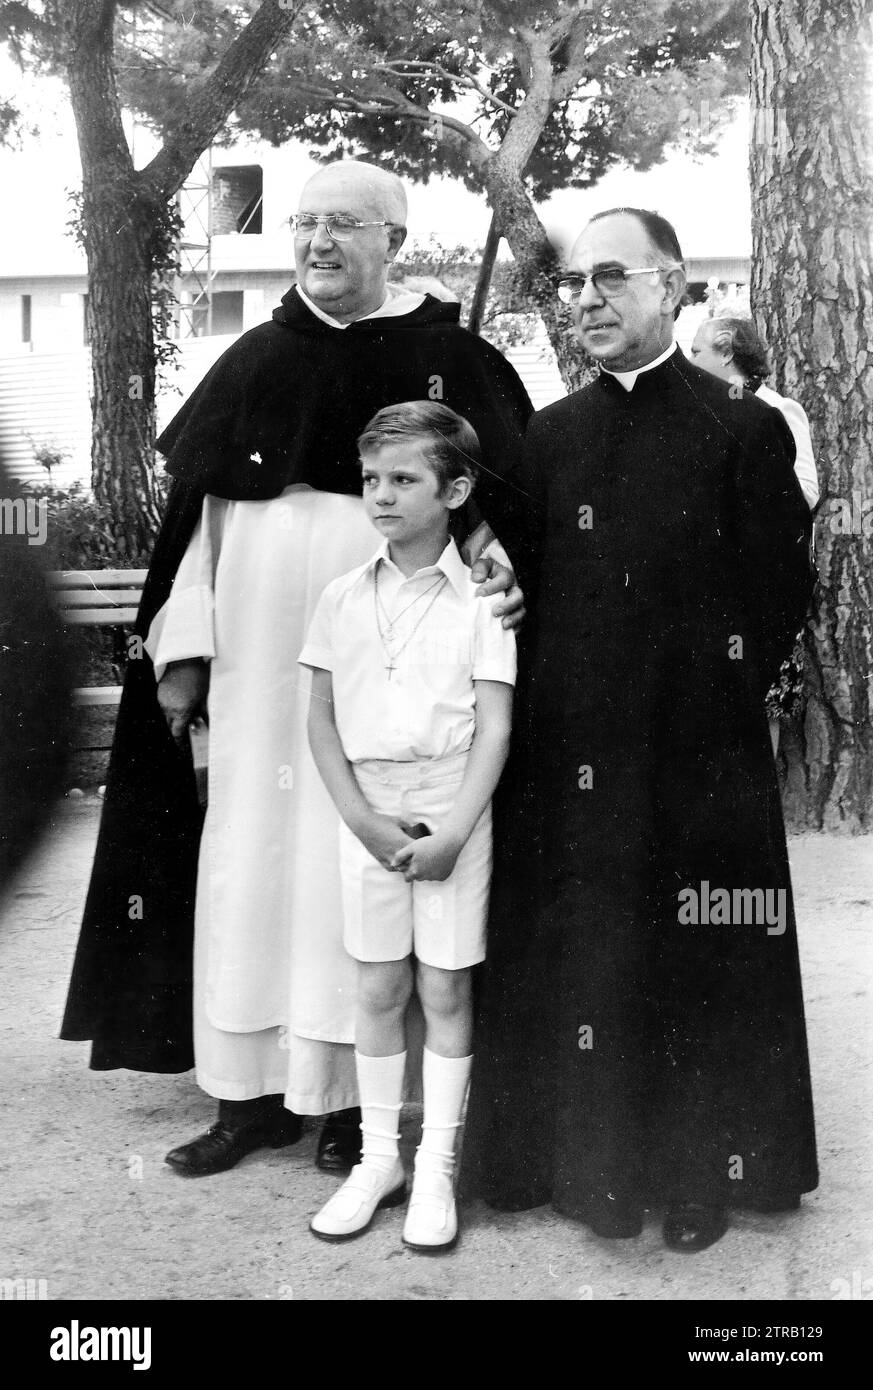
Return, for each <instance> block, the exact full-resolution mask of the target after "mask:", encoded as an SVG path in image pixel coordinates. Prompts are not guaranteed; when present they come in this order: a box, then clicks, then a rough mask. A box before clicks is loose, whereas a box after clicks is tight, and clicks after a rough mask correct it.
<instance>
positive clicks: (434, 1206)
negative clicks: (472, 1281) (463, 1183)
mask: <svg viewBox="0 0 873 1390" xmlns="http://www.w3.org/2000/svg"><path fill="white" fill-rule="evenodd" d="M457 1239H458V1212H457V1208H456V1206H455V1193H454V1187H453V1184H452V1179H451V1178H450V1177H448V1176H447V1175H446V1174H445V1173H416V1175H415V1178H414V1179H413V1183H412V1196H411V1197H410V1199H409V1210H408V1211H407V1213H406V1221H405V1222H404V1225H403V1244H404V1245H408V1246H409V1248H410V1250H421V1251H423V1252H424V1253H425V1254H431V1253H439V1252H441V1251H443V1250H451V1248H452V1246H453V1245H454V1244H455V1242H456V1241H457Z"/></svg>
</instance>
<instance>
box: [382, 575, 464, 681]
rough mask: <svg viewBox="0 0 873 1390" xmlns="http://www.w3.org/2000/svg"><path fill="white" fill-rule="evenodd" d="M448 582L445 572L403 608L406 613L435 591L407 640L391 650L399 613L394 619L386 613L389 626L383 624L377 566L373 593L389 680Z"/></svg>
mask: <svg viewBox="0 0 873 1390" xmlns="http://www.w3.org/2000/svg"><path fill="white" fill-rule="evenodd" d="M448 582H449V581H448V576H447V575H445V574H444V575H443V576H442V577H441V578H440V579H437V580H436V581H435V582H434V583H433V584H431V586H430V589H426V590H425V592H424V594H419V595H418V598H415V599H413V600H412V603H408V604H407V605H406V608H404V609H403V612H404V613H406V612H407V611H408V610H409V609H410V608H412V607H413V605H414V604H416V603H417V602H418V599H419V598H424V597H425V596H426V595H427V594H429V593H430V592H431V591H433V598H432V599H431V601H430V603H429V604H428V605H427V607H426V608H425V610H424V612H423V613H422V614H421V616H420V617H419V619H418V621H417V622H416V623H415V625H414V627H413V629H412V631H411V632H410V633H409V635H408V637H407V638H406V641H405V642H403V643H401V645H400V646H399V647H397V648H396V649H395V650H394V651H391V649H390V648H389V646H388V643H389V642H390V641H391V637H392V636H393V634H394V624H395V623H396V622H397V616H399V615H397V616H395V617H394V618H393V619H392V618H390V617H389V615H388V613H385V617H386V619H387V621H388V626H387V627H383V626H382V620H381V618H380V615H379V608H380V606H381V605H380V600H379V568H378V566H377V567H376V571H375V574H374V576H373V595H374V599H375V612H376V629H377V631H378V633H379V641H380V642H381V643H382V650H383V651H384V653H385V655H386V656H387V658H388V664H387V665H386V667H385V670H386V671H387V673H388V679H389V681H390V680H391V678H392V676H393V675H394V672H395V671H396V670H397V658H398V657H399V656H400V654H401V652H404V651H405V650H406V648H407V647H408V646H409V644H410V642H411V641H412V639H413V637H414V636H415V634H416V632H417V631H418V629H419V628H420V627H421V625H422V623H423V622H424V620H425V618H426V617H427V615H428V613H429V612H430V610H431V609H432V608H433V606H434V604H435V603H436V601H437V599H438V598H439V596H440V594H441V593H442V591H443V589H444V588H445V586H446V584H448ZM383 611H384V610H383ZM386 639H387V640H386Z"/></svg>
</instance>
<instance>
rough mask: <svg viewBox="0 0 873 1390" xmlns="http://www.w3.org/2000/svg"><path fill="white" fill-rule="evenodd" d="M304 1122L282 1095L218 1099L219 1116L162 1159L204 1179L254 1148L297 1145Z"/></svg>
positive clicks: (193, 1175) (185, 1175) (182, 1171)
mask: <svg viewBox="0 0 873 1390" xmlns="http://www.w3.org/2000/svg"><path fill="white" fill-rule="evenodd" d="M302 1133H303V1121H302V1120H301V1118H300V1116H299V1115H295V1114H294V1113H293V1111H291V1110H286V1109H285V1107H284V1105H283V1104H282V1097H281V1096H259V1097H258V1098H257V1099H256V1100H242V1101H234V1100H222V1101H219V1102H218V1119H217V1121H216V1123H215V1124H214V1125H212V1127H211V1128H210V1129H208V1130H207V1131H206V1133H205V1134H201V1135H200V1136H199V1137H198V1138H197V1139H192V1141H191V1143H190V1144H182V1145H180V1147H179V1148H178V1149H171V1150H170V1152H169V1153H168V1154H167V1156H166V1158H165V1160H164V1162H165V1163H169V1165H170V1167H171V1168H173V1169H175V1171H176V1172H177V1173H181V1174H182V1175H183V1176H184V1177H186V1178H204V1177H208V1176H209V1175H210V1174H211V1173H223V1172H224V1171H225V1170H226V1169H228V1168H233V1167H234V1166H235V1165H236V1164H237V1163H239V1161H240V1159H241V1158H245V1156H246V1154H249V1153H252V1152H253V1150H255V1149H263V1148H271V1149H281V1148H284V1146H285V1145H286V1144H296V1143H297V1140H298V1139H299V1138H300V1136H301V1134H302Z"/></svg>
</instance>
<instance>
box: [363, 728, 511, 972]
mask: <svg viewBox="0 0 873 1390" xmlns="http://www.w3.org/2000/svg"><path fill="white" fill-rule="evenodd" d="M468 756H469V755H468V754H467V753H461V754H458V755H457V756H456V757H452V758H434V759H431V760H429V761H427V762H408V763H400V762H382V761H380V760H378V759H372V760H370V761H367V762H360V763H355V764H354V765H353V770H354V773H355V776H356V778H357V780H358V785H359V786H360V788H361V791H362V792H363V793H364V796H365V797H366V799H367V802H368V803H369V805H370V806H371V807H372V808H373V810H374V811H378V812H380V813H381V814H383V815H387V816H392V817H394V818H395V819H396V820H402V821H405V822H406V824H407V825H415V824H417V823H418V822H423V823H424V824H425V825H427V826H428V828H429V829H430V830H431V831H436V830H437V829H438V827H439V824H440V821H441V820H442V818H443V817H444V816H445V815H446V814H447V812H448V811H449V810H450V809H451V807H452V805H453V804H454V801H455V797H456V796H457V793H458V788H459V787H460V785H461V782H462V780H463V776H464V769H465V767H466V765H467V758H468ZM340 874H341V878H342V895H343V916H344V932H343V941H344V943H345V948H346V950H347V951H348V953H349V955H351V956H353V957H354V958H355V960H360V961H387V960H403V959H404V958H405V957H406V956H408V955H411V954H413V953H414V954H415V956H416V958H417V959H418V960H420V961H423V962H424V964H425V965H433V966H437V967H439V968H440V969H442V970H462V969H464V968H465V967H466V966H469V965H475V964H476V963H477V961H481V960H484V959H485V928H486V922H487V917H488V891H489V887H490V883H491V807H490V806H488V807H486V809H485V811H484V812H483V814H482V815H481V816H480V818H479V820H478V821H477V823H476V825H475V827H474V829H473V833H472V834H471V836H470V838H469V840H468V841H467V843H466V844H465V845H464V848H463V849H462V850H461V853H460V854H459V855H458V859H457V863H456V864H455V867H454V869H453V871H452V873H451V875H450V877H449V878H447V879H445V881H444V882H442V883H440V882H437V881H435V880H418V881H416V882H414V883H407V882H406V879H405V878H404V877H403V875H402V874H401V873H396V872H392V871H391V870H389V869H383V867H382V865H381V864H380V863H379V861H378V860H377V859H374V858H373V856H372V854H370V852H369V850H366V849H365V848H364V846H363V845H362V844H361V842H360V840H358V839H357V838H356V836H354V835H353V834H352V832H351V831H350V830H349V829H348V827H347V826H346V825H344V824H340Z"/></svg>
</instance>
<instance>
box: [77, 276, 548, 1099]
mask: <svg viewBox="0 0 873 1390" xmlns="http://www.w3.org/2000/svg"><path fill="white" fill-rule="evenodd" d="M459 313H460V310H459V306H458V305H457V304H445V303H441V302H440V301H438V300H436V299H433V298H432V297H431V296H430V295H426V296H425V299H424V302H423V303H422V304H421V306H420V307H419V308H417V309H415V310H413V311H412V312H411V313H408V314H403V315H397V316H395V317H389V318H376V319H361V320H358V321H356V322H355V323H352V324H351V325H350V326H349V327H348V328H344V329H337V328H333V327H331V326H330V325H329V324H326V323H324V322H323V321H322V320H321V319H319V318H318V317H317V316H316V315H314V314H312V313H311V312H310V311H309V309H308V308H307V307H306V306H305V304H304V303H303V301H302V300H301V299H300V296H299V295H298V294H297V293H296V291H294V290H293V289H292V290H290V291H289V292H288V294H286V295H285V297H284V298H283V300H282V306H281V308H278V309H276V310H275V311H274V313H273V317H272V321H271V322H269V323H265V324H261V325H260V326H259V327H257V328H254V329H252V330H251V331H250V332H248V333H244V334H243V335H242V337H241V338H240V339H239V340H238V341H237V342H236V343H234V344H233V345H232V347H230V348H229V349H228V350H227V352H225V353H224V354H223V356H222V357H221V358H219V360H218V362H217V363H216V364H215V366H214V367H213V368H212V369H211V371H209V372H208V373H207V375H206V376H205V377H204V379H203V381H202V382H201V383H200V385H199V386H198V387H197V389H196V390H195V391H194V392H193V394H192V395H191V396H190V398H189V399H188V401H187V402H186V403H185V405H184V406H183V407H182V409H181V410H180V411H179V413H178V414H177V415H176V417H175V419H174V420H173V421H172V422H171V423H170V425H169V426H168V427H167V429H166V430H164V432H163V434H162V435H161V436H160V438H159V439H158V441H157V447H158V448H159V449H160V450H161V452H162V453H164V454H165V455H166V458H167V470H168V472H169V473H170V474H171V475H172V477H173V479H174V483H173V485H172V488H171V492H170V497H169V503H168V507H167V514H166V518H165V520H164V523H163V526H162V528H161V532H160V535H159V536H158V539H157V542H156V545H155V551H154V555H153V557H152V563H151V566H150V568H149V573H148V578H147V580H146V583H145V587H144V589H143V597H142V603H141V605H140V609H139V614H138V617H137V623H136V631H137V633H139V634H141V635H142V636H145V635H146V634H147V632H148V629H149V626H150V624H151V622H152V619H153V618H154V616H155V614H156V613H157V612H158V610H159V609H160V608H161V607H162V606H163V604H164V603H165V602H166V600H167V598H168V596H169V593H170V588H171V586H172V582H173V578H174V576H175V573H176V570H177V568H178V565H179V563H180V561H181V559H182V556H183V555H184V553H185V549H186V547H187V544H188V541H189V540H190V538H191V534H192V532H193V530H194V527H195V525H196V523H197V520H198V518H199V516H200V512H201V507H202V502H203V497H204V495H205V494H206V493H210V494H212V495H214V496H218V497H226V498H232V499H237V500H239V499H242V500H250V501H254V500H259V499H266V498H271V497H277V496H278V495H279V494H280V493H281V492H282V491H283V489H284V488H286V487H287V486H289V485H290V484H291V483H308V484H309V485H310V486H311V487H314V488H318V489H321V490H322V491H327V492H335V493H345V494H355V495H360V493H361V476H360V467H359V465H358V463H357V450H356V448H355V439H356V438H357V436H358V435H359V434H360V433H361V431H362V429H363V427H364V425H365V424H366V423H367V421H368V420H369V419H370V417H371V416H372V415H373V414H374V413H375V412H376V411H377V410H379V409H381V408H382V407H383V406H385V405H391V404H395V403H397V402H398V401H405V400H425V399H431V400H441V401H443V402H444V404H446V405H448V406H450V407H451V408H452V409H453V410H456V411H457V412H458V413H459V414H461V415H464V416H466V418H467V419H468V420H469V421H470V423H471V424H472V425H473V427H474V429H475V430H476V431H477V433H478V435H479V438H480V441H481V444H482V453H483V465H484V466H483V469H482V472H481V476H480V480H479V484H478V487H477V491H476V500H477V506H478V513H477V512H475V511H471V513H470V514H469V515H468V525H469V526H471V527H472V526H473V525H474V524H475V522H476V521H477V520H478V519H479V516H483V515H484V516H485V518H486V519H487V518H488V515H489V509H490V506H491V501H492V498H493V497H494V493H495V488H496V487H499V479H500V478H501V477H502V476H504V475H505V474H506V472H507V471H508V469H509V467H510V466H511V464H512V462H513V461H514V455H515V452H516V450H517V447H518V443H519V440H520V438H521V435H522V434H523V431H524V427H525V424H526V422H527V419H528V417H529V415H530V412H531V406H530V401H529V400H528V397H527V393H526V392H525V389H524V387H523V385H522V383H521V381H520V379H519V377H518V376H517V374H516V372H515V371H514V370H513V368H512V367H511V366H510V365H509V363H508V362H507V361H506V360H505V358H504V357H502V356H501V354H500V353H499V352H498V351H497V350H496V349H495V348H493V347H492V346H491V345H490V344H489V343H487V342H485V341H484V340H483V339H481V338H477V337H475V336H474V335H473V334H471V333H468V332H467V331H466V330H465V329H463V328H460V327H459V324H458V319H459ZM502 509H503V511H504V512H505V510H506V503H505V502H504V503H503V504H502ZM201 828H202V813H201V811H200V810H199V808H198V805H197V798H196V794H195V788H194V781H193V774H192V771H191V765H190V760H189V759H187V758H186V757H185V756H183V755H182V754H180V753H179V752H178V751H177V749H176V746H175V744H174V743H173V740H172V739H171V738H170V735H169V733H168V732H167V729H166V725H165V722H164V719H163V716H162V714H161V712H160V709H159V706H158V703H157V699H156V686H155V679H154V671H153V668H152V664H151V662H150V660H149V659H148V657H147V656H143V658H142V659H141V660H138V661H131V662H130V663H129V666H128V669H127V672H126V676H125V682H124V689H123V692H122V697H121V705H120V708H119V712H118V721H117V724H116V729H115V738H114V742H113V748H112V754H111V757H110V764H109V772H108V776H107V784H106V799H105V804H104V809H103V818H102V822H101V827H100V836H99V839H98V843H97V852H96V856H95V861H94V869H93V873H92V877H91V884H90V888H89V892H88V897H87V901H86V904H85V913H84V918H83V923H82V931H81V935H80V937H79V944H78V949H77V952H76V958H75V963H74V966H73V975H72V980H71V983H70V990H69V995H68V998H67V1006H66V1012H65V1015H64V1020H63V1025H62V1030H61V1037H62V1038H66V1039H68V1040H70V1041H83V1040H85V1039H92V1040H93V1046H92V1050H91V1066H92V1067H93V1068H95V1069H98V1070H107V1069H111V1068H114V1067H129V1068H131V1069H132V1070H134V1071H154V1072H178V1071H185V1070H187V1069H188V1068H189V1067H191V1066H193V1064H194V1058H193V1043H192V1017H191V1014H192V972H193V919H194V896H195V888H196V873H197V851H198V845H199V838H200V832H201ZM137 898H142V899H143V905H142V920H140V917H139V913H140V909H139V906H138V904H137V902H136V899H137Z"/></svg>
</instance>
